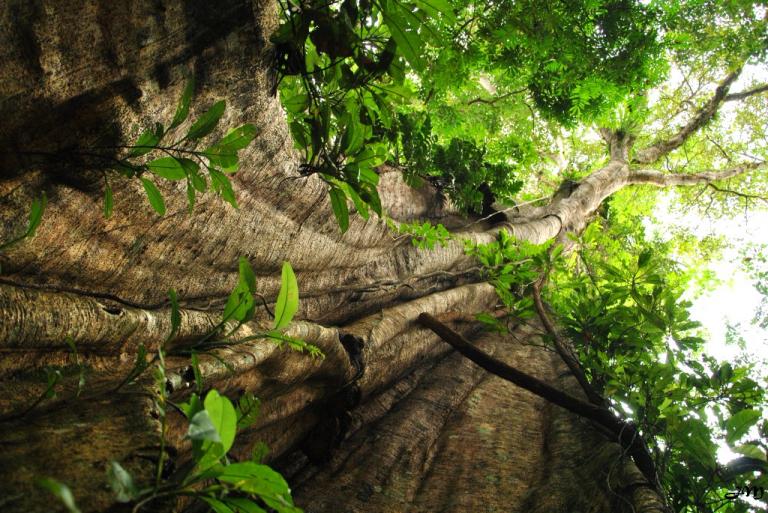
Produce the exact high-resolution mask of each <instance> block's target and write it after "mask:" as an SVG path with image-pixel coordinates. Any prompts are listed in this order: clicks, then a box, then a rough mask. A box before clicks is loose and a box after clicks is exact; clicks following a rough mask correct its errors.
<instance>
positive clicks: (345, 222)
mask: <svg viewBox="0 0 768 513" xmlns="http://www.w3.org/2000/svg"><path fill="white" fill-rule="evenodd" d="M330 194H331V208H332V209H333V215H335V216H336V221H338V223H339V226H340V227H341V233H344V232H346V231H347V229H348V228H349V209H348V208H347V197H346V196H345V195H344V192H342V191H341V189H339V188H337V187H332V188H331V191H330Z"/></svg>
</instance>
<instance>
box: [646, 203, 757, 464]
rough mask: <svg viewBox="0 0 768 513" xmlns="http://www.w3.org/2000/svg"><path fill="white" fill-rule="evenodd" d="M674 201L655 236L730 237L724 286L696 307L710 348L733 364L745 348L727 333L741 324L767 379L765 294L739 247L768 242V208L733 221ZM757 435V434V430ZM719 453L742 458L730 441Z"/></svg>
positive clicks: (719, 269)
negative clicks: (674, 231)
mask: <svg viewBox="0 0 768 513" xmlns="http://www.w3.org/2000/svg"><path fill="white" fill-rule="evenodd" d="M674 201H675V195H674V193H670V194H666V195H663V196H662V197H661V199H660V201H659V203H658V205H657V207H656V212H655V214H656V218H657V219H658V220H659V224H654V225H650V224H649V225H648V226H647V228H648V229H649V235H652V233H653V232H652V230H656V231H658V233H670V230H669V228H670V227H673V226H683V227H686V228H688V229H690V230H691V231H692V232H693V233H694V234H695V235H697V236H698V237H705V236H707V235H724V236H725V237H726V238H727V241H728V245H727V246H726V248H725V249H724V250H723V253H722V255H721V258H720V259H719V260H716V261H714V262H712V264H711V265H710V269H712V270H713V271H714V272H715V273H716V274H717V277H718V278H719V280H720V281H721V283H720V285H719V286H717V287H716V288H715V289H714V290H712V291H710V292H706V293H704V294H702V295H701V296H699V297H698V298H695V299H693V306H692V308H691V316H692V317H693V318H694V319H695V320H697V321H699V322H700V323H701V324H702V325H703V327H704V328H705V329H706V331H707V332H708V333H709V336H708V337H707V343H706V345H705V351H706V352H707V353H708V354H710V355H711V356H713V357H715V358H717V359H718V360H720V361H731V362H732V361H733V360H734V359H735V358H736V356H737V355H738V354H739V353H740V352H741V349H740V348H739V347H738V346H736V345H728V344H726V341H725V333H726V328H727V326H728V325H729V324H730V325H732V326H734V327H736V328H737V331H738V333H739V334H740V335H741V336H742V337H743V338H744V341H745V343H746V349H745V352H746V353H747V354H748V355H750V357H752V359H757V360H763V364H762V365H759V366H758V367H757V368H756V370H757V371H758V374H759V375H760V376H761V377H762V381H763V383H764V382H765V380H766V379H768V366H766V364H765V359H764V358H765V355H766V348H768V331H766V330H764V329H761V328H760V327H759V326H756V325H753V324H752V319H753V317H754V315H755V311H756V310H757V308H758V305H759V304H760V301H761V295H760V294H759V293H758V292H757V290H756V289H755V287H754V285H753V282H752V280H751V279H750V278H749V276H748V275H747V274H746V273H745V272H744V269H743V262H742V258H743V257H742V256H741V255H740V253H739V251H740V249H741V248H743V247H744V246H745V245H746V244H749V243H753V244H761V245H768V229H766V227H767V226H768V211H752V212H750V213H748V214H747V215H746V216H745V215H741V216H737V217H735V218H732V219H707V218H703V217H701V216H700V215H698V214H695V213H687V214H685V213H682V212H680V211H679V209H675V208H674V205H673V202H674ZM752 434H753V436H757V432H756V431H755V430H754V429H753V433H752ZM717 454H718V459H719V460H720V461H721V462H723V463H725V462H728V461H729V460H732V459H734V458H737V457H739V456H740V455H739V454H736V453H734V452H733V451H731V450H730V449H729V448H728V447H727V446H725V445H724V444H723V445H721V446H720V448H719V449H718V451H717Z"/></svg>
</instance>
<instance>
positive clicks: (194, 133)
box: [185, 100, 226, 140]
mask: <svg viewBox="0 0 768 513" xmlns="http://www.w3.org/2000/svg"><path fill="white" fill-rule="evenodd" d="M225 108H226V102H225V101H224V100H221V101H218V102H216V103H214V104H213V106H212V107H211V108H210V109H208V111H207V112H206V113H205V114H203V115H202V116H200V118H199V119H198V120H197V121H195V122H194V123H193V124H192V126H191V127H190V128H189V132H187V136H186V137H185V138H186V139H192V140H195V139H200V138H201V137H205V136H206V135H208V134H210V133H211V132H213V130H214V129H215V128H216V125H217V124H218V123H219V120H220V119H221V116H222V115H223V114H224V109H225Z"/></svg>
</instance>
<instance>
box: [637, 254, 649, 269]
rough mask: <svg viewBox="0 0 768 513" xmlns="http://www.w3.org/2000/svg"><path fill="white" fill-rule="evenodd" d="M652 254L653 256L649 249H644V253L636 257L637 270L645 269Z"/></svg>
mask: <svg viewBox="0 0 768 513" xmlns="http://www.w3.org/2000/svg"><path fill="white" fill-rule="evenodd" d="M652 254H653V251H651V250H650V249H646V250H645V251H643V252H642V253H640V255H638V257H637V267H638V269H641V268H643V267H645V266H646V265H647V264H648V262H650V260H651V255H652Z"/></svg>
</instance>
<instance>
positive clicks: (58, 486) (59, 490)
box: [36, 477, 81, 513]
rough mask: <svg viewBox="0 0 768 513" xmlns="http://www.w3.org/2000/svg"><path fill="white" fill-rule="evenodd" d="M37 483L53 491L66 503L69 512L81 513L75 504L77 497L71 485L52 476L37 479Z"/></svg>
mask: <svg viewBox="0 0 768 513" xmlns="http://www.w3.org/2000/svg"><path fill="white" fill-rule="evenodd" d="M36 483H37V485H38V486H40V487H41V488H44V489H46V490H48V491H49V492H51V493H52V494H53V495H55V496H56V497H58V499H59V500H60V501H61V502H62V504H64V507H65V508H67V511H69V513H81V512H80V509H79V508H78V507H77V504H75V497H74V496H73V495H72V492H71V491H70V489H69V487H68V486H67V485H65V484H64V483H61V482H59V481H57V480H55V479H52V478H50V477H44V478H41V479H38V480H37V481H36Z"/></svg>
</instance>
